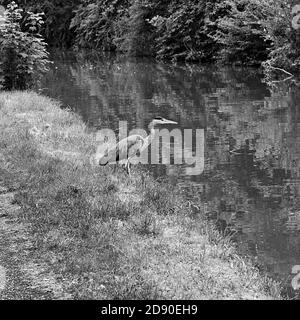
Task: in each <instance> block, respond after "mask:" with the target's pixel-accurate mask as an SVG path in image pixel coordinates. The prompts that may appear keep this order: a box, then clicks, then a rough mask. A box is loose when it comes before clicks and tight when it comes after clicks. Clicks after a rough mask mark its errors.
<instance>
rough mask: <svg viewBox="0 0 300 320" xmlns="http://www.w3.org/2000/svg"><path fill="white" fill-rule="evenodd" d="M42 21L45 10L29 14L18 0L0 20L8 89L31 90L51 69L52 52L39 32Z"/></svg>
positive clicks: (0, 48) (4, 80) (0, 46)
mask: <svg viewBox="0 0 300 320" xmlns="http://www.w3.org/2000/svg"><path fill="white" fill-rule="evenodd" d="M23 19H24V20H23ZM22 23H23V24H24V29H25V30H24V29H22V28H21V24H22ZM42 24H43V20H42V14H41V13H36V14H34V13H32V12H27V15H26V16H25V15H23V10H22V9H19V8H18V5H17V4H16V3H15V2H12V3H11V4H9V5H8V6H7V10H6V11H5V14H4V18H3V19H2V21H1V22H0V53H1V56H0V63H1V65H0V68H1V69H0V72H1V78H2V79H1V80H2V81H1V82H2V86H3V87H4V88H5V89H7V90H13V89H20V90H22V89H23V90H24V89H28V88H30V87H32V86H33V84H34V83H35V81H38V79H39V77H40V75H41V74H42V73H43V72H45V71H47V65H48V63H49V60H48V52H47V50H46V43H45V42H44V40H43V38H42V37H41V35H40V33H39V32H40V28H41V25H42Z"/></svg>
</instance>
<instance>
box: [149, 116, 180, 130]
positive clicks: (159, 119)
mask: <svg viewBox="0 0 300 320" xmlns="http://www.w3.org/2000/svg"><path fill="white" fill-rule="evenodd" d="M164 124H178V123H177V122H175V121H172V120H168V119H165V118H163V117H155V118H154V119H153V120H152V121H151V123H150V125H149V127H152V128H153V127H155V126H157V125H164Z"/></svg>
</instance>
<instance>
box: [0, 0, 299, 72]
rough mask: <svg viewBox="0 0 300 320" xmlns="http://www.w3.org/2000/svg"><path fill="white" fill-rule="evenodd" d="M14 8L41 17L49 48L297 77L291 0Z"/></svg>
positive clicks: (89, 1)
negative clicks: (252, 68) (257, 68)
mask: <svg viewBox="0 0 300 320" xmlns="http://www.w3.org/2000/svg"><path fill="white" fill-rule="evenodd" d="M7 2H8V1H2V3H3V4H6V3H7ZM17 2H18V3H19V4H20V6H23V7H25V8H27V9H28V10H31V11H33V12H40V11H43V12H45V25H44V27H43V35H44V37H45V38H46V40H47V42H48V43H49V44H50V45H64V46H66V45H67V46H75V47H79V48H83V47H84V48H93V49H97V50H105V51H106V50H109V51H116V52H123V53H127V54H128V55H130V56H151V57H154V58H157V59H166V60H173V61H190V62H202V63H203V62H205V63H206V62H216V61H220V62H222V63H226V64H243V65H257V66H260V65H262V66H264V69H265V70H266V71H268V73H269V74H270V73H272V72H274V71H276V73H277V74H280V75H283V76H285V75H286V73H285V72H284V71H286V72H290V73H293V74H296V73H298V72H299V64H300V62H299V61H300V60H299V59H300V58H299V57H300V40H299V39H300V28H299V29H296V28H295V26H293V23H292V21H293V19H294V22H295V21H296V20H297V17H296V14H297V12H294V13H292V11H293V10H292V9H293V6H294V4H295V1H292V0H263V1H260V0H242V1H241V0H226V1H220V0H217V1H207V0H205V1H204V0H185V1H183V0H177V1H170V2H166V1H157V0H155V1H154V0H115V1H107V0H81V1H80V0H78V1H62V0H55V1H48V0H43V1H39V2H36V1H31V0H28V1H27V0H26V1H25V0H19V1H17ZM295 17H296V20H295ZM296 22H297V21H296ZM283 70H284V71H283Z"/></svg>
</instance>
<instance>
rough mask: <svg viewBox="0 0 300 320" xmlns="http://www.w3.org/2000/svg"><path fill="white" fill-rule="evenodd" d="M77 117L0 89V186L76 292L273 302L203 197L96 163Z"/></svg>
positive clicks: (44, 256)
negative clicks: (209, 214)
mask: <svg viewBox="0 0 300 320" xmlns="http://www.w3.org/2000/svg"><path fill="white" fill-rule="evenodd" d="M96 147H97V141H96V138H95V134H94V133H91V132H90V133H88V132H87V130H86V127H85V125H84V124H83V123H82V121H81V120H80V118H79V117H78V116H77V115H75V114H73V113H71V112H69V111H67V110H61V109H60V106H59V103H58V102H55V101H52V100H50V99H49V98H46V97H43V96H40V95H38V94H36V93H33V92H11V93H8V92H2V93H1V94H0V164H1V165H0V177H1V184H3V185H5V186H6V187H7V188H9V190H11V191H13V192H14V193H15V198H14V202H15V203H16V204H18V205H19V206H20V207H21V210H20V211H19V220H20V221H21V222H29V223H30V232H31V233H32V234H33V235H34V239H36V243H35V248H34V250H31V251H30V255H31V256H32V257H34V258H36V259H40V260H42V261H43V262H44V263H45V262H46V263H47V264H48V265H49V267H50V269H51V270H54V272H55V275H56V278H57V279H59V281H60V282H62V284H63V287H64V290H65V291H66V292H67V293H69V294H71V296H72V298H79V299H153V298H157V299H230V298H232V299H274V298H279V297H280V295H279V289H278V285H277V284H276V283H274V282H273V281H271V280H269V279H268V278H266V277H264V276H262V275H260V274H259V272H258V270H256V269H255V268H254V267H253V266H252V265H251V263H250V262H247V261H246V260H244V259H242V258H240V257H239V256H238V255H237V253H236V251H235V248H234V245H233V243H232V242H231V241H230V239H229V237H227V236H225V235H221V234H219V232H217V231H216V229H215V228H214V226H213V225H211V224H210V223H209V222H207V221H206V220H205V219H204V216H203V212H202V209H201V208H202V206H201V204H200V203H198V202H197V200H196V199H195V200H193V201H192V200H190V201H187V200H186V199H184V195H183V193H182V191H181V190H180V189H179V187H176V186H174V187H173V186H170V185H168V184H165V183H162V182H156V181H155V180H154V179H153V178H152V177H151V176H149V175H148V174H147V173H145V172H144V171H143V170H142V168H135V169H134V171H133V174H132V177H131V178H130V179H129V178H128V177H127V176H126V174H124V173H123V172H122V170H120V171H118V172H117V174H114V173H112V171H111V170H110V169H109V168H107V167H105V168H101V167H98V166H95V165H94V164H93V161H91V158H92V159H93V154H94V153H95V150H96Z"/></svg>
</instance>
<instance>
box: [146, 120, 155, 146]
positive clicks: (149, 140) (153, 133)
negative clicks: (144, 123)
mask: <svg viewBox="0 0 300 320" xmlns="http://www.w3.org/2000/svg"><path fill="white" fill-rule="evenodd" d="M149 129H150V134H149V136H148V137H147V138H146V139H147V142H148V143H151V141H152V140H153V139H154V136H155V128H154V125H153V124H152V123H150V125H149Z"/></svg>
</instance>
